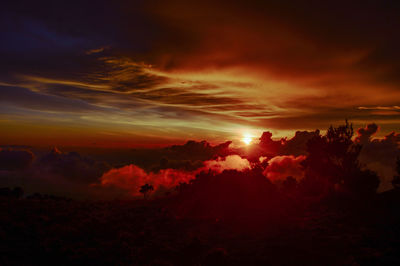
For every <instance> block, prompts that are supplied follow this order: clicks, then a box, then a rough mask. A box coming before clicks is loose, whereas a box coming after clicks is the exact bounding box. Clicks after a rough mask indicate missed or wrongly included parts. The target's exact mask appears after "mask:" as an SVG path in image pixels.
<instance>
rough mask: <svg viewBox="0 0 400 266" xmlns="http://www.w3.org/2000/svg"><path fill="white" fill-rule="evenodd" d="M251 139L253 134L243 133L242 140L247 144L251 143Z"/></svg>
mask: <svg viewBox="0 0 400 266" xmlns="http://www.w3.org/2000/svg"><path fill="white" fill-rule="evenodd" d="M252 140H253V136H251V135H250V134H248V133H245V134H243V138H242V141H243V142H244V143H245V144H246V145H249V144H250V143H251V141H252Z"/></svg>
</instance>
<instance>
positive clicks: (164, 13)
mask: <svg viewBox="0 0 400 266" xmlns="http://www.w3.org/2000/svg"><path fill="white" fill-rule="evenodd" d="M10 2H11V3H6V4H2V6H1V10H0V39H1V41H0V58H1V60H0V127H1V130H0V145H11V144H19V145H65V146H68V145H71V146H101V147H139V146H140V147H146V146H158V145H169V144H173V143H183V142H185V141H186V140H188V139H194V140H202V139H206V140H208V141H210V142H211V143H218V142H222V141H225V140H234V141H235V140H240V139H242V138H243V136H244V135H245V136H253V137H259V136H261V133H262V132H263V131H266V130H268V131H271V132H272V133H273V134H274V137H283V136H293V135H294V132H295V131H296V130H315V129H316V128H319V129H322V130H323V129H326V128H327V127H328V126H329V125H330V124H339V123H342V122H343V121H344V119H345V118H348V119H349V120H350V121H351V122H353V123H354V124H355V127H356V128H357V127H361V126H362V127H363V126H365V125H366V124H368V123H371V122H375V123H376V124H378V125H379V126H380V128H381V129H380V131H379V134H378V136H383V135H386V134H387V133H389V132H391V131H398V130H400V49H399V47H400V34H399V29H400V16H399V14H400V7H399V4H398V1H362V2H360V3H356V2H358V1H242V2H243V3H238V2H235V1H206V0H203V1H152V0H149V1H95V2H91V3H86V2H85V1H76V2H75V1H48V2H42V1H39V2H38V1H29V2H28V1H26V2H25V1H10ZM361 3H362V4H361Z"/></svg>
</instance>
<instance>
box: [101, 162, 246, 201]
mask: <svg viewBox="0 0 400 266" xmlns="http://www.w3.org/2000/svg"><path fill="white" fill-rule="evenodd" d="M249 168H250V163H249V161H248V160H247V159H243V158H241V157H240V156H239V155H230V156H227V157H225V158H220V157H219V158H217V159H216V160H210V161H205V162H204V167H201V168H199V169H197V170H195V171H192V172H188V171H183V170H176V169H163V170H160V171H159V172H157V173H154V172H150V173H147V172H146V171H144V170H143V169H142V168H140V167H138V166H136V165H134V164H130V165H126V166H124V167H121V168H114V169H111V170H110V171H108V172H106V173H105V174H103V176H102V177H101V179H100V185H101V186H105V187H107V186H113V187H117V188H121V189H123V190H127V191H129V193H130V194H131V195H132V196H139V195H140V193H139V188H140V186H142V185H143V184H146V183H147V184H151V185H153V186H154V188H155V191H156V192H160V191H162V190H165V189H171V188H173V187H175V186H177V185H178V184H179V183H180V182H188V181H190V180H191V179H193V178H195V176H196V174H198V173H200V172H202V171H208V170H211V171H214V172H217V173H221V172H222V171H224V170H228V169H235V170H238V171H242V170H245V169H249Z"/></svg>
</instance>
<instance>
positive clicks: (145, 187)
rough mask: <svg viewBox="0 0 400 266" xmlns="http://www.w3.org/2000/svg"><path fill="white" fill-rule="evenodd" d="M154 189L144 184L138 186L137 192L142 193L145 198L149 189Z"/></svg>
mask: <svg viewBox="0 0 400 266" xmlns="http://www.w3.org/2000/svg"><path fill="white" fill-rule="evenodd" d="M153 190H154V187H153V186H152V185H149V184H145V185H143V186H141V187H140V190H139V192H140V193H142V194H143V198H144V199H146V198H147V196H148V194H150V192H151V191H153Z"/></svg>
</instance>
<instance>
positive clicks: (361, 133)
mask: <svg viewBox="0 0 400 266" xmlns="http://www.w3.org/2000/svg"><path fill="white" fill-rule="evenodd" d="M378 129H379V128H378V125H377V124H375V123H372V124H368V125H367V126H366V127H365V128H359V129H358V130H357V135H358V136H357V137H356V138H355V141H356V142H357V143H361V144H363V143H368V142H369V141H370V140H371V137H372V136H373V135H375V133H376V132H378Z"/></svg>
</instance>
